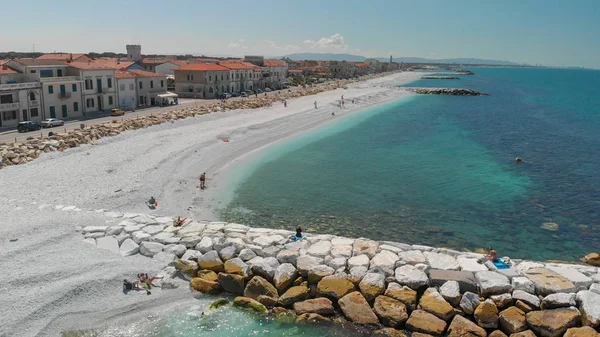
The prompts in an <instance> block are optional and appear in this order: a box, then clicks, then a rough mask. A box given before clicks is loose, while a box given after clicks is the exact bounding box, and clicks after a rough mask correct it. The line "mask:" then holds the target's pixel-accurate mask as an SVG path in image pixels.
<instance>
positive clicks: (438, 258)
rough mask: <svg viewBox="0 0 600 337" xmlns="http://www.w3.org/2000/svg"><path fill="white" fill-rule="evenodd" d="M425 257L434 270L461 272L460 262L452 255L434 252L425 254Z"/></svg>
mask: <svg viewBox="0 0 600 337" xmlns="http://www.w3.org/2000/svg"><path fill="white" fill-rule="evenodd" d="M423 255H425V258H426V259H427V262H428V264H429V266H430V267H431V268H432V269H440V270H460V265H459V264H458V261H456V259H455V258H454V257H453V256H451V255H448V254H442V253H434V252H423Z"/></svg>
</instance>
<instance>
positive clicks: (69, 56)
mask: <svg viewBox="0 0 600 337" xmlns="http://www.w3.org/2000/svg"><path fill="white" fill-rule="evenodd" d="M37 59H38V60H51V61H65V62H90V61H93V60H94V58H93V57H91V56H89V55H88V54H73V53H50V54H44V55H42V56H40V57H38V58H37Z"/></svg>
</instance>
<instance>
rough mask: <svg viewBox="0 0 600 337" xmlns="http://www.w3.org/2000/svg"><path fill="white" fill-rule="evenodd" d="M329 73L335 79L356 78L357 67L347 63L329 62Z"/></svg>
mask: <svg viewBox="0 0 600 337" xmlns="http://www.w3.org/2000/svg"><path fill="white" fill-rule="evenodd" d="M329 73H330V76H331V77H333V78H352V77H356V65H355V64H354V63H351V62H346V61H331V62H329Z"/></svg>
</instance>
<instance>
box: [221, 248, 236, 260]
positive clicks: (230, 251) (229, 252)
mask: <svg viewBox="0 0 600 337" xmlns="http://www.w3.org/2000/svg"><path fill="white" fill-rule="evenodd" d="M219 256H220V257H221V259H222V260H223V261H228V260H231V259H233V258H234V257H235V256H236V252H235V246H227V247H225V248H223V249H221V250H220V251H219Z"/></svg>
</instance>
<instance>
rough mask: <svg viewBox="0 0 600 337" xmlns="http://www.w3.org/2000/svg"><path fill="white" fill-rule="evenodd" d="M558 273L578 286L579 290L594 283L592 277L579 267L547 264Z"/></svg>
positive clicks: (585, 288)
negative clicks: (579, 269) (580, 270)
mask: <svg viewBox="0 0 600 337" xmlns="http://www.w3.org/2000/svg"><path fill="white" fill-rule="evenodd" d="M546 268H548V269H550V270H552V271H553V272H555V273H557V274H558V275H560V276H562V277H564V278H565V279H566V280H568V281H570V282H571V283H573V284H574V285H575V287H577V290H587V289H589V287H590V285H592V283H594V280H592V278H591V277H589V276H587V275H584V274H583V273H581V272H579V271H578V270H577V269H575V268H572V267H567V266H546Z"/></svg>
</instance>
